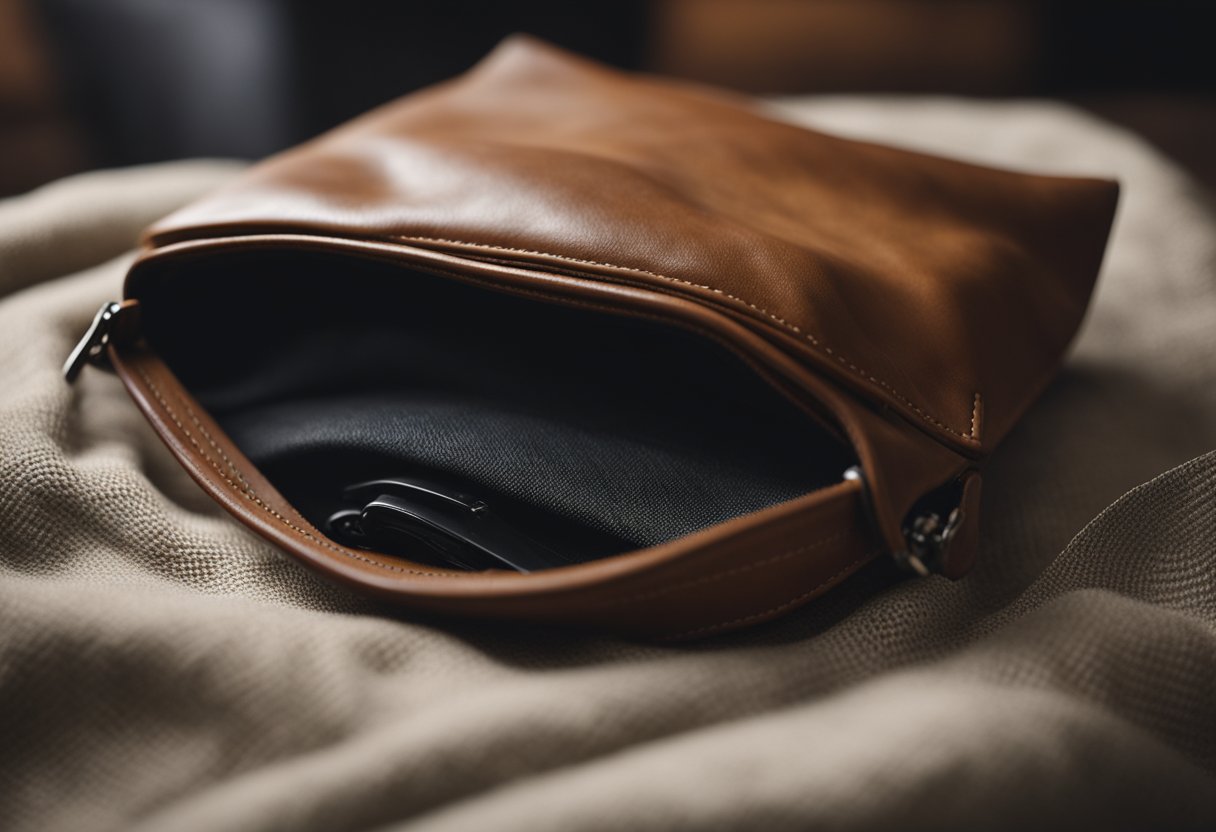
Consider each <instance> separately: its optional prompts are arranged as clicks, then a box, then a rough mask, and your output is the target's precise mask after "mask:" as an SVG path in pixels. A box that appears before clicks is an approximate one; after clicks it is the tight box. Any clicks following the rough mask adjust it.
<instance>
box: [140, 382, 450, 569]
mask: <svg viewBox="0 0 1216 832" xmlns="http://www.w3.org/2000/svg"><path fill="white" fill-rule="evenodd" d="M135 370H136V372H138V373H139V375H140V377H141V378H142V379H143V380H144V383H145V384H147V385H148V389H149V390H151V391H152V395H153V396H155V397H156V400H157V402H159V403H160V406H161V409H163V410H164V411H165V414H166V415H167V416H168V417H169V418H170V419H172V420H173V424H175V425H177V428H178V430H180V431H181V432H182V434H183V435H184V436H185V437H186V438H187V439H189V440H190V444H191V445H193V446H194V448H195V450H197V451H198V452H199V454H200V455H201V456H202V457H203V459H205V460H207V464H208V465H210V466H211V467H212V468H213V469H214V470H215V472H216V473H217V474H219V475H220V478H221V479H223V480H224V482H226V483H228V485H229V486H231V487H232V488H233V489H234V490H236V491H238V492H240V493H241V494H243V495H244V496H245V497H246V499H248V500H250V501H251V502H253V503H254V504H256V505H257V506H258V507H259V508H261V509H262V510H263V511H265V512H266V513H267V514H269V515H270V516H271V517H273V518H275V519H276V520H278V521H279V522H280V523H282V524H283V525H284V526H286V527H287V528H289V529H291V530H292V531H294V532H295V533H296V534H299V535H301V536H303V537H305V538H307V539H308V540H311V541H312V542H314V543H316V544H317V545H319V546H323V547H325V548H326V549H330V550H332V551H334V552H337V553H338V554H340V555H345V556H346V557H349V558H353V559H354V560H358V561H362V562H363V563H367V564H370V565H372V566H376V567H379V568H382V569H388V570H391V571H393V572H400V573H403V574H409V575H423V576H426V577H430V578H441V577H444V578H446V577H456V576H459V574H460V573H452V575H450V576H449V575H446V574H439V573H435V572H423V571H420V570H417V569H406V568H404V567H401V566H393V565H392V564H389V563H383V562H381V561H378V560H375V559H373V558H369V557H365V556H363V555H360V554H358V553H357V552H353V551H351V550H349V549H344V548H342V547H340V546H335V545H333V544H332V543H330V542H329V541H327V540H322V539H321V538H319V537H317V536H316V535H314V534H312V533H311V532H309V531H308V530H307V529H303V528H301V527H299V526H297V525H295V524H294V523H292V522H291V521H290V520H288V519H287V518H286V517H284V516H283V515H281V514H279V512H277V511H275V510H274V509H273V508H271V507H270V506H269V505H267V504H266V503H265V502H263V501H262V499H261V498H260V497H259V496H258V495H257V492H255V491H254V490H253V487H252V486H251V485H250V484H249V482H248V481H247V480H246V479H245V478H244V477H243V476H241V473H240V471H239V470H237V468H236V466H235V465H233V463H232V460H230V459H229V458H228V455H227V454H225V453H224V452H223V450H222V449H220V448H219V446H217V445H216V444H215V441H214V440H213V439H211V437H210V435H209V434H208V435H207V439H208V442H209V443H210V444H211V447H212V448H215V450H216V451H217V452H218V453H219V454H220V456H222V457H223V458H224V460H225V462H227V464H228V467H229V468H231V469H232V471H233V473H235V474H236V475H237V477H238V478H239V479H240V481H241V483H242V485H237V484H236V483H235V482H233V481H232V479H231V478H229V477H228V475H227V474H225V473H224V472H223V471H222V470H221V469H220V466H219V465H218V464H217V463H216V462H215V460H214V459H212V458H211V456H210V455H208V453H207V452H206V451H205V450H204V449H203V446H202V445H200V444H199V443H198V440H197V439H195V438H194V435H193V434H192V433H191V432H190V430H189V429H188V428H187V427H186V426H185V425H183V424H182V422H181V419H179V418H178V416H177V413H176V412H175V411H174V410H173V408H172V407H171V406H170V405H169V403H168V402H167V401H165V398H164V396H163V395H161V391H160V388H159V387H157V386H156V383H155V382H154V381H152V379H151V378H150V377H149V376H148V374H147V373H146V372H145V371H144V369H143V367H140V366H138V365H136V366H135ZM186 409H187V410H189V406H188V405H187V406H186ZM191 415H192V417H193V416H194V414H193V413H191ZM193 421H194V424H195V425H197V426H198V428H199V430H200V431H202V432H203V433H204V434H206V433H207V431H206V429H205V428H204V427H203V426H202V425H201V424H200V423H199V421H198V419H197V418H194V419H193Z"/></svg>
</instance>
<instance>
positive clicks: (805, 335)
mask: <svg viewBox="0 0 1216 832" xmlns="http://www.w3.org/2000/svg"><path fill="white" fill-rule="evenodd" d="M390 236H392V238H393V239H396V240H401V241H405V242H427V243H442V244H447V245H456V246H468V247H470V248H479V249H485V250H487V251H502V252H514V253H515V254H530V255H533V256H535V257H549V258H553V259H555V260H564V261H566V262H569V263H578V264H580V265H584V266H599V267H601V268H606V269H619V270H621V271H626V272H633V273H634V274H644V275H647V276H649V277H653V278H656V279H658V280H665V281H668V282H670V283H678V284H680V285H683V286H690V287H692V288H694V289H703V290H705V291H707V292H712V293H714V294H715V295H721V296H722V297H724V298H729V299H730V300H733V301H735V302H736V303H741V304H743V305H744V306H746V307H748V308H749V309H751V310H753V311H755V312H759V313H760V314H761V315H764V316H765V317H767V318H769V319H770V320H772V321H775V322H776V323H777V324H779V325H780V326H782V327H784V328H785V329H788V330H790V331H791V332H793V333H795V334H796V335H798V336H799V337H801V338H802V339H804V340H805V341H807V342H808V343H810V344H811V346H813V347H815V348H816V349H819V350H821V351H822V352H824V353H825V354H827V355H830V356H831V357H832V358H833V359H835V360H836V361H837V362H838V363H840V364H842V365H844V366H845V367H848V368H849V369H850V370H852V371H853V373H854V374H855V375H859V376H861V377H863V378H865V379H867V380H869V381H872V382H874V383H875V384H877V385H878V386H880V387H882V388H883V389H884V390H886V391H887V392H888V393H890V394H891V395H892V396H894V397H895V398H897V399H898V400H899V401H901V402H902V403H903V404H905V405H907V406H908V407H909V408H911V409H912V411H913V412H914V413H916V415H917V416H919V417H920V418H921V419H923V420H924V421H926V422H928V423H929V424H931V425H934V426H936V427H939V428H941V429H942V430H944V431H946V432H947V433H950V434H952V435H954V436H958V437H961V438H962V439H968V440H971V441H976V438H975V411H976V407H973V408H972V411H971V417H972V418H971V429H970V432H969V433H963V432H962V431H959V430H955V429H954V428H952V427H950V426H949V425H947V424H946V423H945V422H942V421H941V420H939V419H937V418H935V417H933V416H931V415H930V414H929V413H926V412H925V411H924V410H922V409H921V408H919V407H917V406H916V404H915V403H914V402H913V401H912V400H911V399H909V398H908V397H907V396H905V395H903V394H902V393H900V392H899V391H898V390H896V389H895V388H894V387H892V386H891V385H890V384H888V383H887V382H885V381H883V380H882V379H880V378H878V377H877V376H875V375H873V374H871V373H869V372H868V371H866V370H864V369H862V368H861V367H858V366H857V365H856V364H854V363H853V362H852V361H850V360H848V359H847V358H845V357H844V356H843V355H841V354H840V353H838V352H836V351H835V350H834V349H832V348H831V347H830V346H828V345H827V344H825V343H823V342H822V341H820V340H819V339H818V338H816V337H815V336H814V335H813V334H812V333H810V332H803V330H802V328H801V327H799V326H798V325H797V324H795V323H791V322H790V321H787V320H786V319H785V318H782V317H781V316H780V315H777V314H775V313H773V312H770V311H768V310H767V309H765V308H764V307H762V306H757V305H756V304H754V303H752V302H751V301H748V300H746V299H744V298H741V297H739V296H738V295H733V294H731V293H730V292H727V291H724V290H722V289H719V288H717V287H716V286H708V285H706V284H704V283H694V282H693V281H691V280H685V279H683V278H680V277H671V276H670V275H665V274H659V273H658V272H652V271H648V270H646V269H638V268H633V267H630V266H620V265H617V264H615V263H604V262H601V261H599V260H583V259H580V258H578V257H568V256H566V255H564V254H553V253H552V252H547V251H535V250H533V249H527V248H512V247H511V246H495V245H489V244H486V243H471V242H468V241H467V240H453V239H451V238H447V237H423V236H411V235H404V234H395V235H390ZM979 398H980V394H979V393H976V394H975V399H976V402H977V406H978V402H979Z"/></svg>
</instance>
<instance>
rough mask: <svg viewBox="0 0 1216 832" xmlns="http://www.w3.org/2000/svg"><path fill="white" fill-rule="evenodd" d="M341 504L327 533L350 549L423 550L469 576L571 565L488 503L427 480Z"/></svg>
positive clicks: (358, 490) (355, 489)
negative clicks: (489, 571)
mask: <svg viewBox="0 0 1216 832" xmlns="http://www.w3.org/2000/svg"><path fill="white" fill-rule="evenodd" d="M343 498H344V501H345V502H346V503H347V507H345V508H342V509H339V510H338V511H335V512H334V513H333V514H331V515H330V516H329V518H328V519H327V520H326V522H325V530H326V532H327V533H328V534H329V535H330V536H332V537H333V538H334V539H335V540H338V541H340V542H343V543H346V544H347V545H352V546H358V547H360V548H364V549H379V548H382V547H386V546H387V547H389V548H390V549H393V548H396V549H401V548H402V547H404V548H406V549H409V550H411V551H413V552H417V551H418V545H419V544H421V545H422V546H423V547H425V550H426V551H427V552H428V553H429V554H430V555H431V556H432V557H434V558H435V559H436V560H437V561H439V562H440V563H441V564H443V565H447V566H455V567H458V568H461V569H471V570H481V569H503V568H508V569H514V570H516V571H518V572H533V571H536V570H538V569H551V568H553V567H556V566H566V565H569V563H570V562H571V561H569V560H568V559H567V558H565V557H563V556H562V555H561V554H559V553H557V552H555V551H553V550H552V549H550V548H549V547H548V546H545V545H544V544H542V543H540V542H539V541H537V540H534V539H533V538H531V537H529V536H528V535H526V534H524V533H523V532H521V531H520V530H518V529H517V528H514V527H513V526H512V525H511V524H509V523H508V522H507V521H506V520H505V519H504V518H502V517H501V516H499V515H498V514H497V513H495V512H494V511H492V510H491V509H490V506H489V505H488V504H487V503H486V502H485V501H484V500H482V499H480V498H478V497H473V496H470V495H468V494H465V493H462V492H459V491H455V490H453V489H450V488H447V487H444V486H442V485H438V484H436V483H434V482H431V481H428V480H422V479H416V478H413V477H396V478H392V479H381V480H371V481H369V482H362V483H358V484H356V485H352V486H350V487H348V488H347V489H345V491H344V492H343ZM356 506H361V508H357V507H356Z"/></svg>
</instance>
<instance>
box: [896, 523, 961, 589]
mask: <svg viewBox="0 0 1216 832" xmlns="http://www.w3.org/2000/svg"><path fill="white" fill-rule="evenodd" d="M962 519H963V513H962V512H961V511H960V510H959V508H958V507H957V506H956V507H955V508H953V509H951V511H950V513H949V514H948V515H946V520H945V522H943V521H942V518H941V515H940V514H938V513H937V512H935V511H931V512H927V513H925V514H918V515H916V517H914V518H912V522H911V523H910V524H909V525H907V526H905V527H904V529H903V533H904V540H906V541H907V542H908V548H907V549H905V550H904V551H903V552H900V553H899V554H897V555H896V560H897V561H898V560H900V559H901V558H902V559H903V561H904V562H905V563H906V564H907V565H908V567H909V568H911V569H912V570H913V571H914V572H916V574H918V575H920V576H921V577H926V576H928V574H929V572H930V569H929V564H932V565H933V566H935V567H936V566H937V565H938V564H940V563H941V561H942V556H943V555H945V553H946V549H948V548H949V547H950V541H951V540H952V539H953V538H954V535H955V534H957V533H958V529H959V526H961V525H962Z"/></svg>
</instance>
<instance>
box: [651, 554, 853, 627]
mask: <svg viewBox="0 0 1216 832" xmlns="http://www.w3.org/2000/svg"><path fill="white" fill-rule="evenodd" d="M876 554H877V552H876V551H873V550H872V551H869V552H866V553H865V554H864V555H862V556H861V557H859V558H857V559H856V560H854V561H853V562H851V563H849V564H848V565H847V566H844V567H842V568H841V569H839V570H838V571H837V572H835V573H834V574H832V575H831V576H830V577H828V578H825V579H824V580H822V581H820V582H819V583H818V584H816V585H815V586H813V587H811V588H810V589H808V590H807V591H806V592H803V593H801V594H799V595H796V596H795V597H793V598H791V599H790V600H788V601H786V602H785V603H783V604H778V605H777V606H775V607H770V608H769V609H767V610H764V611H763V612H757V613H752V614H751V615H745V616H742V617H739V618H731V619H729V620H727V621H719V622H718V623H717V624H708V625H706V626H704V627H695V628H693V629H691V630H683V631H681V632H678V633H673V634H671V635H667V636H663V637H662V640H663V641H674V640H676V639H680V638H689V637H691V636H696V635H704V634H707V633H712V632H714V631H715V630H722V629H725V628H727V627H733V626H735V625H737V624H746V623H748V622H749V621H756V620H757V619H761V618H767V617H768V616H772V615H776V614H777V613H780V612H782V611H783V610H787V609H789V608H790V607H793V606H797V605H798V604H799V603H801V602H802V601H805V600H806V599H807V598H810V597H811V596H812V595H814V594H815V593H817V592H818V591H819V590H821V589H823V588H824V587H825V586H827V585H828V584H830V583H832V582H833V581H835V580H836V579H837V578H839V577H841V576H842V575H844V574H846V573H847V572H850V571H852V570H854V569H856V568H857V567H859V566H861V565H862V564H863V563H865V562H866V561H868V560H870V559H871V558H873V557H874V556H875V555H876Z"/></svg>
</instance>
